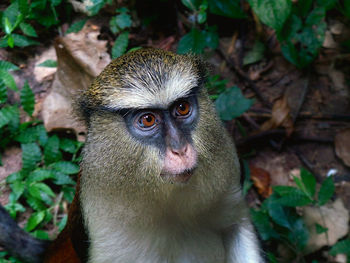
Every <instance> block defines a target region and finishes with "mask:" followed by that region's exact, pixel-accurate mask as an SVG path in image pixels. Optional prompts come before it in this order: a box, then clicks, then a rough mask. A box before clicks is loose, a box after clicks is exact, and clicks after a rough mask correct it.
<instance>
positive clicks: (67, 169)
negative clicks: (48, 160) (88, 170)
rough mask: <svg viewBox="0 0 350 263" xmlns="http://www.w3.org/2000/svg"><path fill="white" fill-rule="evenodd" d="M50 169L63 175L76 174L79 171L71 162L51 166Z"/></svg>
mask: <svg viewBox="0 0 350 263" xmlns="http://www.w3.org/2000/svg"><path fill="white" fill-rule="evenodd" d="M51 167H52V168H53V169H55V170H57V171H59V172H62V173H65V174H76V173H78V172H79V171H80V167H79V166H78V165H76V164H74V163H72V162H68V161H61V162H57V163H53V164H51Z"/></svg>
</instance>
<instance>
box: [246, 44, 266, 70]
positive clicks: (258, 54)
mask: <svg viewBox="0 0 350 263" xmlns="http://www.w3.org/2000/svg"><path fill="white" fill-rule="evenodd" d="M264 52H265V45H264V44H263V43H261V42H260V41H256V42H255V44H254V46H253V48H252V50H250V51H249V52H247V54H246V55H245V56H244V58H243V65H244V66H246V65H249V64H254V63H256V62H259V61H260V60H262V59H263V58H264Z"/></svg>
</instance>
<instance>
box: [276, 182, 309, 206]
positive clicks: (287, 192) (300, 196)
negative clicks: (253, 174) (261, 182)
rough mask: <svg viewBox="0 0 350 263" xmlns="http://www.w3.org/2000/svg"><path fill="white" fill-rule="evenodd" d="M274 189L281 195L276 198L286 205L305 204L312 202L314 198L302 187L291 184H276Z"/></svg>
mask: <svg viewBox="0 0 350 263" xmlns="http://www.w3.org/2000/svg"><path fill="white" fill-rule="evenodd" d="M273 190H274V191H275V192H276V193H278V194H279V195H280V196H281V197H280V198H278V199H277V200H276V202H278V203H279V204H281V205H284V206H291V207H297V206H304V205H308V204H310V203H311V202H312V200H311V199H310V198H309V197H308V196H307V195H306V194H305V193H304V192H303V191H301V190H300V189H298V188H295V187H291V186H283V185H280V186H274V187H273Z"/></svg>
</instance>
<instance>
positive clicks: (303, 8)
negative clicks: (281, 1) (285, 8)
mask: <svg viewBox="0 0 350 263" xmlns="http://www.w3.org/2000/svg"><path fill="white" fill-rule="evenodd" d="M312 3H313V0H303V1H298V2H297V3H294V4H293V7H292V13H294V14H297V15H298V16H300V17H302V18H304V17H306V16H307V14H308V13H309V11H310V8H311V6H312Z"/></svg>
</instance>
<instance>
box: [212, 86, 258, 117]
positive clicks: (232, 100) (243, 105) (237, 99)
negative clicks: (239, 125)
mask: <svg viewBox="0 0 350 263" xmlns="http://www.w3.org/2000/svg"><path fill="white" fill-rule="evenodd" d="M253 104H254V101H253V100H250V99H246V98H245V97H244V96H243V94H242V91H241V90H240V89H239V88H238V87H236V86H235V87H231V88H229V89H227V90H225V92H223V93H221V94H220V95H219V97H218V98H217V100H216V101H215V106H216V109H217V111H218V113H219V116H220V118H221V119H222V120H224V121H229V120H232V119H234V118H236V117H238V116H240V115H242V114H243V113H244V112H245V111H247V110H248V109H249V108H250V107H251V106H252V105H253Z"/></svg>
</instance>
